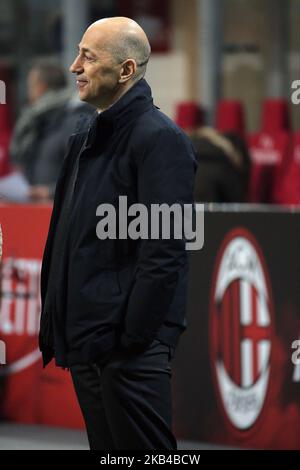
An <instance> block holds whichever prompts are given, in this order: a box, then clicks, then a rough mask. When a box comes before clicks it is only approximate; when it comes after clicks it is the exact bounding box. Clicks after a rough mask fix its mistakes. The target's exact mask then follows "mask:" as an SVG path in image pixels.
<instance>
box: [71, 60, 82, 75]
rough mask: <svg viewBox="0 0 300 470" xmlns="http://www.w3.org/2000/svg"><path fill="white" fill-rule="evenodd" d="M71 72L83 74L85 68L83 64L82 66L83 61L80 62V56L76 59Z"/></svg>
mask: <svg viewBox="0 0 300 470" xmlns="http://www.w3.org/2000/svg"><path fill="white" fill-rule="evenodd" d="M69 70H70V72H72V73H78V72H82V70H83V68H82V64H81V61H80V56H77V57H76V59H75V60H74V62H73V64H72V65H71V66H70V68H69Z"/></svg>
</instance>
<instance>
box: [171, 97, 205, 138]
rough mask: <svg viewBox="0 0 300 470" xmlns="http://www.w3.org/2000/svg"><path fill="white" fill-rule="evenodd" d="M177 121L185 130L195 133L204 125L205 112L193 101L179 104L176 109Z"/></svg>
mask: <svg viewBox="0 0 300 470" xmlns="http://www.w3.org/2000/svg"><path fill="white" fill-rule="evenodd" d="M175 121H176V123H177V124H178V126H180V127H181V128H182V129H183V130H185V131H193V130H194V129H196V128H197V127H200V126H202V125H203V124H204V111H203V109H202V108H201V107H200V106H199V105H198V104H197V103H195V102H193V101H185V102H182V103H179V104H178V105H177V108H176V117H175Z"/></svg>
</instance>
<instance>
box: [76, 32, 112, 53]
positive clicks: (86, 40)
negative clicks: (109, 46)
mask: <svg viewBox="0 0 300 470" xmlns="http://www.w3.org/2000/svg"><path fill="white" fill-rule="evenodd" d="M105 43H106V41H105V36H104V35H102V34H97V35H96V34H87V33H85V34H84V35H83V37H82V39H81V41H80V43H79V44H78V47H79V49H81V50H83V51H87V52H94V53H96V52H103V51H105V47H104V44H105Z"/></svg>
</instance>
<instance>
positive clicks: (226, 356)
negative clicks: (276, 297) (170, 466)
mask: <svg viewBox="0 0 300 470" xmlns="http://www.w3.org/2000/svg"><path fill="white" fill-rule="evenodd" d="M210 314H211V317H210V318H211V320H210V335H211V336H210V340H211V358H212V366H213V374H214V379H215V384H216V388H217V394H218V397H219V401H220V404H221V408H222V411H223V413H224V415H225V417H226V421H227V422H229V423H230V425H232V426H234V428H235V429H236V430H237V431H243V433H245V431H248V430H250V429H252V428H253V426H254V424H256V423H257V421H258V418H259V417H260V415H261V413H262V410H263V407H264V404H265V401H266V396H267V392H268V385H269V378H270V366H271V360H270V357H271V345H272V335H273V305H272V295H271V289H270V284H269V281H268V273H267V271H266V268H265V262H264V258H263V255H262V252H261V249H260V248H259V246H258V243H257V241H256V240H255V239H254V237H253V236H252V235H251V234H250V233H249V232H248V231H246V230H244V229H235V230H232V231H231V232H230V233H229V234H228V235H227V237H226V238H225V240H224V242H223V244H222V246H221V248H220V252H219V255H218V258H217V264H216V267H215V274H214V281H213V286H212V291H211V311H210Z"/></svg>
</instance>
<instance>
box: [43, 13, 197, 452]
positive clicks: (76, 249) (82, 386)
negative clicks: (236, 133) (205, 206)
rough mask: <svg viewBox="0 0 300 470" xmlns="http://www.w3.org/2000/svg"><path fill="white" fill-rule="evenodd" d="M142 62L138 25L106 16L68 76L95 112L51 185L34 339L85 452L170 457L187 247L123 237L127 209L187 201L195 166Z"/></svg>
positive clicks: (90, 32) (86, 38) (143, 42)
mask: <svg viewBox="0 0 300 470" xmlns="http://www.w3.org/2000/svg"><path fill="white" fill-rule="evenodd" d="M150 52H151V49H150V45H149V41H148V39H147V37H146V35H145V33H144V31H143V30H142V29H141V27H140V26H139V25H138V24H137V23H135V22H134V21H133V20H131V19H129V18H106V19H103V20H100V21H97V22H95V23H93V24H92V25H91V26H90V27H89V28H88V29H87V31H86V32H85V34H84V35H83V37H82V39H81V41H80V43H79V45H78V55H77V57H76V59H75V61H74V63H73V64H72V65H71V67H70V71H71V72H72V73H74V74H75V75H76V80H77V87H78V93H79V97H80V99H81V100H82V101H85V102H87V103H89V104H91V105H93V106H94V107H95V108H96V111H95V116H94V118H93V120H92V123H91V125H90V126H89V127H88V128H87V127H86V126H85V125H84V123H83V125H82V128H81V129H80V132H78V133H77V134H75V135H73V136H72V137H71V139H70V142H69V146H68V151H67V154H66V157H65V160H64V165H63V168H62V171H61V175H60V178H59V181H58V183H57V187H56V194H55V200H54V207H53V213H52V218H51V224H50V228H49V234H48V239H47V243H46V247H45V252H44V257H43V265H42V277H41V296H42V314H41V328H40V337H39V340H40V349H41V351H42V353H43V361H44V367H45V366H46V365H47V364H48V363H49V362H50V361H51V359H52V358H53V357H55V362H56V365H57V366H59V367H63V368H69V369H70V371H71V375H72V379H73V383H74V387H75V391H76V394H77V397H78V401H79V404H80V407H81V410H82V413H83V416H84V420H85V423H86V428H87V433H88V438H89V443H90V448H91V449H93V450H114V449H123V450H124V449H126V450H133V449H137V450H168V449H170V450H171V449H176V448H177V443H176V439H175V436H174V434H173V432H172V401H171V375H172V374H171V361H172V359H173V357H174V353H175V348H176V346H177V344H178V340H179V337H180V335H181V334H182V332H183V331H184V330H185V328H186V318H185V296H186V284H187V267H188V264H187V253H186V250H185V240H184V239H183V238H182V239H175V237H173V238H172V237H169V238H170V239H165V238H163V237H162V236H161V234H159V236H158V237H156V238H155V237H153V239H151V236H149V232H148V236H146V237H145V236H144V235H142V233H140V235H139V236H130V235H129V230H128V228H129V223H130V221H132V214H134V213H135V212H134V211H132V212H131V217H128V214H127V208H131V210H133V209H134V208H135V210H136V206H133V204H135V205H136V204H137V203H140V204H142V205H143V207H145V208H146V209H147V210H148V214H149V213H150V210H151V208H152V206H153V204H163V203H164V204H168V205H172V204H174V203H177V204H180V205H181V206H182V205H183V204H189V203H193V191H194V178H195V170H196V163H195V161H196V160H195V156H194V152H193V148H192V146H191V144H190V141H189V140H188V139H187V137H186V136H185V135H184V134H183V132H182V131H181V130H180V129H179V128H178V127H177V126H176V125H175V124H174V123H173V122H172V121H171V120H170V119H169V118H167V117H166V116H165V115H164V114H163V113H162V112H161V111H159V109H158V108H157V107H156V106H154V104H153V99H152V95H151V89H150V87H149V85H148V84H147V82H146V80H145V79H144V75H145V72H146V67H147V63H148V61H149V57H150ZM120 196H123V201H124V197H125V198H126V204H125V206H126V208H124V204H123V206H121V205H120V204H119V201H120V199H119V198H120ZM104 204H106V206H103V205H104ZM108 205H109V206H108ZM104 207H105V208H106V209H103V208H104ZM108 208H113V209H115V210H116V218H115V222H113V224H112V226H111V225H109V220H108V219H107V218H106V222H105V224H104V220H105V216H107V210H108ZM105 211H106V213H105ZM137 215H138V214H137ZM144 222H145V221H144ZM101 223H102V225H101ZM150 223H151V221H150ZM99 224H100V225H99ZM101 226H102V227H104V226H105V231H104V235H103V231H102V232H101V230H99V227H100V228H101ZM120 228H121V229H122V230H119V229H120ZM99 232H101V233H100V234H99Z"/></svg>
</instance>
